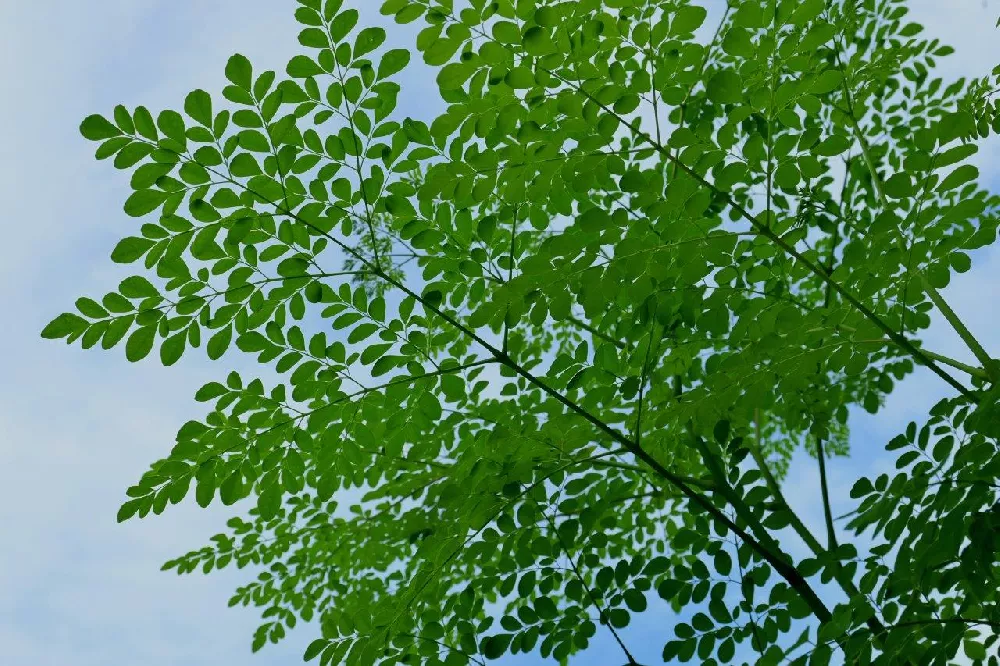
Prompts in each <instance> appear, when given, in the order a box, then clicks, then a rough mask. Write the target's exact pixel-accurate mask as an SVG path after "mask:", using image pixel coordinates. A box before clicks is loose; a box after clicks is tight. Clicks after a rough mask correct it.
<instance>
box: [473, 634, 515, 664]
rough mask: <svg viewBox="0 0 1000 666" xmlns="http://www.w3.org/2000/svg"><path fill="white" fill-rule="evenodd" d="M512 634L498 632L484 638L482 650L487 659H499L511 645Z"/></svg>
mask: <svg viewBox="0 0 1000 666" xmlns="http://www.w3.org/2000/svg"><path fill="white" fill-rule="evenodd" d="M510 640H511V635H510V634H497V635H495V636H488V637H486V638H484V639H483V642H482V644H481V645H480V650H481V651H482V653H483V656H484V657H486V658H487V659H499V658H500V657H502V656H503V655H504V653H505V652H507V648H508V647H509V646H510Z"/></svg>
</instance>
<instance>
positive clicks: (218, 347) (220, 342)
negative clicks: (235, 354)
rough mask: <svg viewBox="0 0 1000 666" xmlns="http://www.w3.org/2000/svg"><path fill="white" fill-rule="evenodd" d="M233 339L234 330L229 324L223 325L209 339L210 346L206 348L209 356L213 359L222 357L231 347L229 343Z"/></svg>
mask: <svg viewBox="0 0 1000 666" xmlns="http://www.w3.org/2000/svg"><path fill="white" fill-rule="evenodd" d="M232 339H233V331H232V329H231V328H230V327H229V326H225V327H223V328H222V329H221V330H220V331H219V332H217V333H216V334H215V335H213V336H212V337H211V338H209V340H208V346H207V347H206V348H205V351H206V353H207V354H208V357H209V358H210V359H212V360H213V361H214V360H216V359H218V358H221V357H222V355H223V354H225V353H226V350H227V349H229V343H230V342H231V341H232Z"/></svg>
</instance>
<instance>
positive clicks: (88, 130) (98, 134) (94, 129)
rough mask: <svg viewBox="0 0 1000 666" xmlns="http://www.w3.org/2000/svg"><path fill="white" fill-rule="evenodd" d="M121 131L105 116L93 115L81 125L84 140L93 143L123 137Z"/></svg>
mask: <svg viewBox="0 0 1000 666" xmlns="http://www.w3.org/2000/svg"><path fill="white" fill-rule="evenodd" d="M121 133H122V132H121V130H120V129H118V128H117V127H115V126H114V125H113V124H111V121H110V120H108V119H107V118H105V117H104V116H101V115H98V114H96V113H95V114H93V115H90V116H87V117H86V118H84V119H83V122H82V123H80V134H82V135H83V138H85V139H89V140H91V141H102V140H104V139H110V138H112V137H115V136H120V135H121Z"/></svg>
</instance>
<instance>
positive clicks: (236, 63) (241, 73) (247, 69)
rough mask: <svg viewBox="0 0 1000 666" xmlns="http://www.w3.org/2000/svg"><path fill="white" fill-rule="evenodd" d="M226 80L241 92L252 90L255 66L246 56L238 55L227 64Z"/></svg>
mask: <svg viewBox="0 0 1000 666" xmlns="http://www.w3.org/2000/svg"><path fill="white" fill-rule="evenodd" d="M226 78H227V79H229V81H230V82H232V84H233V85H234V86H236V87H237V88H240V89H241V90H246V91H249V90H250V86H251V85H252V84H253V66H252V65H251V64H250V61H249V60H247V58H246V56H244V55H242V54H239V53H236V54H234V55H233V56H232V57H231V58H229V61H228V62H226Z"/></svg>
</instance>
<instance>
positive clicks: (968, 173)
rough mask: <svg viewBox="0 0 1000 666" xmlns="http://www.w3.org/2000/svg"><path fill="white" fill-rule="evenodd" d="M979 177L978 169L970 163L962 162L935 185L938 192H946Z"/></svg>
mask: <svg viewBox="0 0 1000 666" xmlns="http://www.w3.org/2000/svg"><path fill="white" fill-rule="evenodd" d="M978 177H979V169H977V168H976V167H974V166H973V165H971V164H963V165H961V166H958V167H956V168H955V170H954V171H952V172H951V173H949V174H948V175H947V176H945V177H944V180H942V181H941V183H940V184H939V185H938V186H937V190H938V192H947V191H949V190H953V189H955V188H956V187H960V186H962V185H964V184H965V183H968V182H969V181H971V180H975V179H976V178H978Z"/></svg>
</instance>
